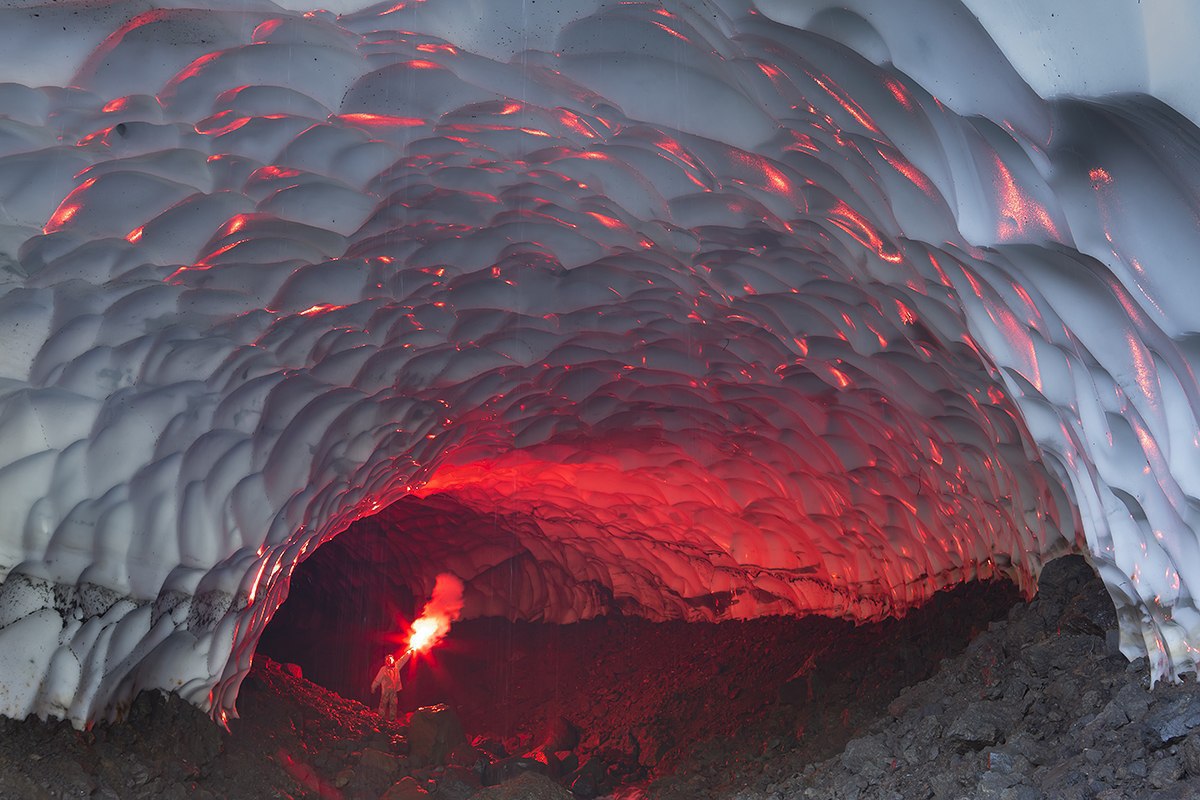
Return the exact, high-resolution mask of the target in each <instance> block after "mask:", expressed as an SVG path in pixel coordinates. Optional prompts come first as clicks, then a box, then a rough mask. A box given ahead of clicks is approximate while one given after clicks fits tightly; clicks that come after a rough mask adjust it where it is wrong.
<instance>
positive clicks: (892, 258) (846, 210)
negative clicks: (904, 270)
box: [829, 200, 904, 264]
mask: <svg viewBox="0 0 1200 800" xmlns="http://www.w3.org/2000/svg"><path fill="white" fill-rule="evenodd" d="M830 211H831V214H832V216H830V218H829V221H830V222H832V223H833V224H834V225H837V226H838V227H839V228H841V229H842V230H844V231H845V232H846V233H848V234H850V236H851V237H852V238H853V239H854V240H855V241H856V242H858V243H859V244H861V245H862V246H863V247H867V248H870V249H871V250H874V251H875V253H876V254H877V255H878V256H879V257H880V258H882V259H883V260H884V261H887V262H889V263H892V264H899V263H900V262H901V261H903V260H904V255H903V254H902V253H900V252H899V251H897V250H892V249H890V248H888V247H886V246H884V243H883V237H882V236H880V235H879V233H878V232H877V231H876V230H875V229H874V228H873V227H871V224H870V223H869V222H867V218H866V217H864V216H863V215H862V214H860V213H859V212H857V211H855V210H854V209H853V208H851V207H850V206H848V205H846V203H845V202H844V201H842V200H838V201H837V203H836V204H835V205H834V207H833V208H832V209H830Z"/></svg>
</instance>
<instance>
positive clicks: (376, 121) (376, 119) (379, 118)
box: [333, 65, 436, 128]
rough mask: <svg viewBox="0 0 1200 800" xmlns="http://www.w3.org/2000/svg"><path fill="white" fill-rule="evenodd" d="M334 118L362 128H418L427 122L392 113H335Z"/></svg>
mask: <svg viewBox="0 0 1200 800" xmlns="http://www.w3.org/2000/svg"><path fill="white" fill-rule="evenodd" d="M435 66H436V65H435ZM333 119H335V120H339V121H341V122H344V123H346V124H348V125H353V126H356V127H360V128H416V127H418V126H421V125H424V124H425V120H423V119H421V118H420V117H394V116H391V115H390V114H365V113H363V114H335V115H334V117H333Z"/></svg>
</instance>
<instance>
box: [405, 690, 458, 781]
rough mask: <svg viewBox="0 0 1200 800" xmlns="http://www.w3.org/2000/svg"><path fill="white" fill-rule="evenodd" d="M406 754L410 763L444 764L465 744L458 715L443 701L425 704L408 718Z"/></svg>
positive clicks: (418, 765) (417, 765)
mask: <svg viewBox="0 0 1200 800" xmlns="http://www.w3.org/2000/svg"><path fill="white" fill-rule="evenodd" d="M408 747H409V751H408V757H409V758H410V759H411V760H412V764H413V766H414V767H430V766H445V765H446V764H447V763H449V761H450V756H451V754H452V753H454V752H455V751H457V750H465V749H466V748H468V747H469V744H468V743H467V737H466V735H465V734H464V733H463V728H462V723H461V722H460V721H459V719H458V715H457V714H455V713H454V711H452V710H451V709H450V708H448V707H447V706H445V705H441V704H439V705H436V706H425V707H423V708H418V709H417V710H416V711H414V712H413V713H412V717H411V718H410V719H409V721H408Z"/></svg>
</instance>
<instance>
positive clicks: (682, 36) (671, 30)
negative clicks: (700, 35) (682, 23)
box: [652, 22, 692, 44]
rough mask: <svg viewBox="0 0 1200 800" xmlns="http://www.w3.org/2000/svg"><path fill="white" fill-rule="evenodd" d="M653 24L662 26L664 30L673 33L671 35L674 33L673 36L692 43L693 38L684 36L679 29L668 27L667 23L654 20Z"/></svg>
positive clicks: (658, 26)
mask: <svg viewBox="0 0 1200 800" xmlns="http://www.w3.org/2000/svg"><path fill="white" fill-rule="evenodd" d="M652 24H653V25H654V27H656V28H661V29H662V30H664V31H666V32H667V33H669V34H671V35H672V36H674V37H675V38H676V39H682V40H683V41H685V42H687V43H688V44H691V41H692V40H691V39H689V38H688V37H686V36H684V35H683V34H682V33H680V32H679V31H677V30H673V29H672V28H668V27H667V26H666V25H663V24H662V23H661V22H653V23H652Z"/></svg>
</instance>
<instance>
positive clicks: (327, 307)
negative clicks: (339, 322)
mask: <svg viewBox="0 0 1200 800" xmlns="http://www.w3.org/2000/svg"><path fill="white" fill-rule="evenodd" d="M342 308H345V306H338V305H334V304H332V303H317V304H316V305H315V306H309V307H308V308H306V309H304V310H303V311H300V312H297V313H299V315H300V316H302V317H316V316H319V315H321V314H328V313H329V312H330V311H337V310H338V309H342Z"/></svg>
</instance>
